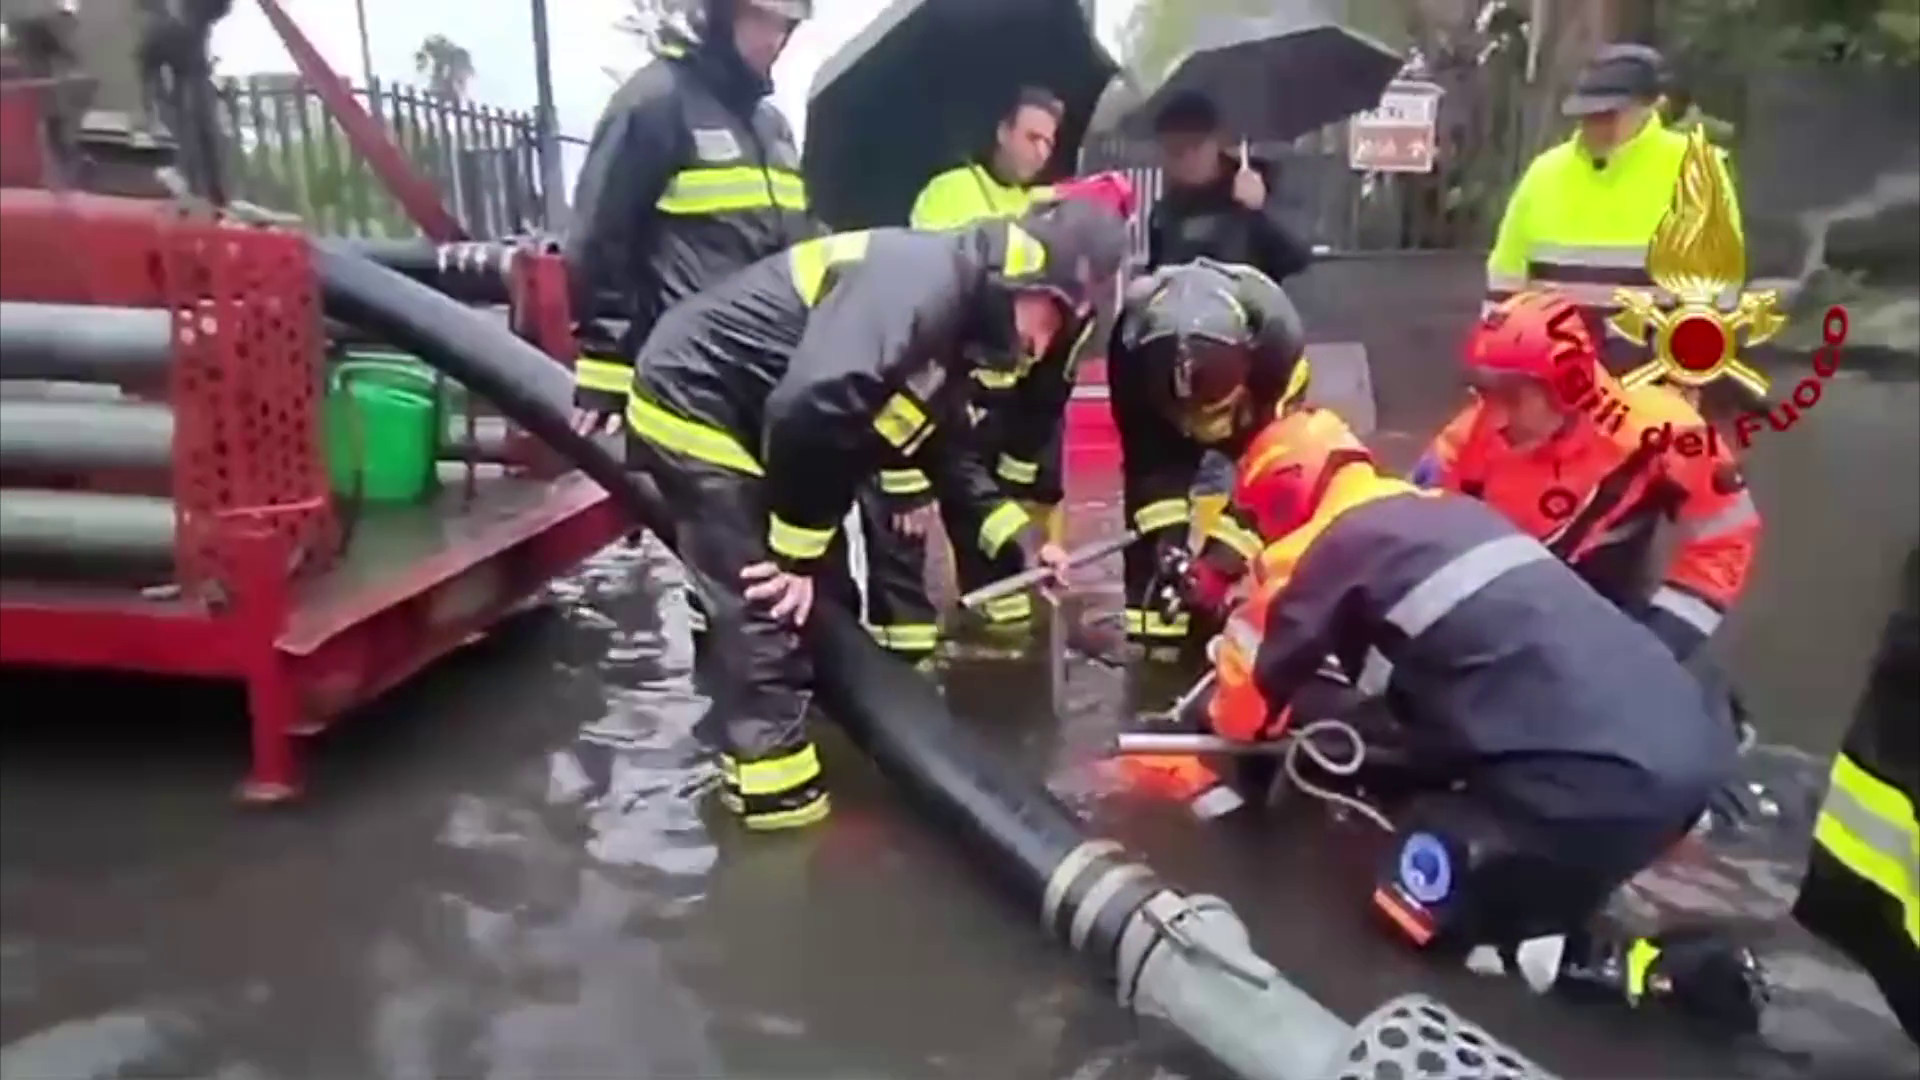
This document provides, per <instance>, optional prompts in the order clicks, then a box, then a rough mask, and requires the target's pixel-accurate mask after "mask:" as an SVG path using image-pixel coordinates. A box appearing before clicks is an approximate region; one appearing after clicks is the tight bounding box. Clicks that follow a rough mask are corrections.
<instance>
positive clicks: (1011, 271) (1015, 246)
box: [1001, 225, 1047, 278]
mask: <svg viewBox="0 0 1920 1080" xmlns="http://www.w3.org/2000/svg"><path fill="white" fill-rule="evenodd" d="M1046 268H1047V249H1046V247H1045V245H1043V244H1041V243H1040V241H1038V240H1035V239H1034V238H1033V234H1031V233H1029V232H1027V230H1025V229H1023V228H1021V227H1020V226H1018V225H1008V226H1007V257H1006V261H1005V262H1004V263H1003V264H1002V265H1001V269H1002V270H1004V271H1006V274H1007V276H1008V277H1010V278H1020V277H1027V276H1029V275H1032V274H1037V273H1039V272H1040V271H1042V270H1045V269H1046Z"/></svg>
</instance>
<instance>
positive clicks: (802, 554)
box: [767, 514, 834, 559]
mask: <svg viewBox="0 0 1920 1080" xmlns="http://www.w3.org/2000/svg"><path fill="white" fill-rule="evenodd" d="M833 533H834V529H833V528H825V529H809V528H807V527H806V526H804V525H795V524H794V523H792V522H790V521H787V520H785V519H783V518H782V517H781V516H780V515H778V514H769V515H768V516H767V546H768V547H770V548H772V549H773V553H774V554H775V555H779V556H782V557H784V558H788V559H817V558H819V557H820V556H822V555H825V554H826V553H827V545H828V544H831V543H833Z"/></svg>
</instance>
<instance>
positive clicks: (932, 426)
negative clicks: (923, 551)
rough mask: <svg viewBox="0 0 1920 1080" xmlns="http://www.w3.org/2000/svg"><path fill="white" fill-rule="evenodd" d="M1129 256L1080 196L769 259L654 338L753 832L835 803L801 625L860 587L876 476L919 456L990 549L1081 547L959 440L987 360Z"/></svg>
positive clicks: (661, 430)
mask: <svg viewBox="0 0 1920 1080" xmlns="http://www.w3.org/2000/svg"><path fill="white" fill-rule="evenodd" d="M1125 248H1126V233H1125V225H1124V223H1123V221H1122V219H1121V218H1120V216H1119V215H1118V214H1116V213H1114V212H1113V211H1112V210H1110V209H1108V208H1105V207H1101V206H1099V205H1097V204H1094V203H1089V202H1077V201H1076V202H1066V203H1059V204H1054V205H1051V206H1047V207H1044V208H1040V209H1036V210H1035V211H1032V212H1030V213H1029V214H1027V215H1025V216H1023V217H1022V218H1020V219H1018V220H1017V221H994V222H986V223H982V224H980V225H978V226H975V227H973V228H969V229H966V230H962V231H958V232H952V233H922V232H913V231H910V230H906V229H875V230H871V231H866V232H855V233H841V234H836V235H832V236H825V237H820V238H817V239H814V240H809V241H805V242H803V243H800V244H797V245H795V246H794V247H793V248H792V249H790V250H789V251H787V252H785V253H783V254H781V255H778V256H775V257H772V258H768V259H765V260H762V261H761V262H759V263H756V264H755V265H753V266H752V267H749V268H748V269H747V270H745V271H743V272H741V273H740V274H738V275H735V276H734V277H732V278H730V279H728V280H727V281H726V282H724V283H722V284H721V285H719V286H717V287H715V288H712V289H709V290H707V291H706V292H703V293H701V294H700V295H699V296H696V297H694V298H693V299H691V300H688V301H687V302H685V303H683V304H681V305H679V306H677V307H675V308H674V309H672V310H671V311H669V312H668V313H667V314H666V316H665V317H664V318H662V319H661V321H660V323H659V325H658V326H657V327H656V328H655V329H654V331H653V333H652V334H651V335H650V336H649V337H648V339H647V343H646V345H645V346H644V347H643V348H642V350H641V352H640V355H639V357H638V359H637V360H636V361H635V364H634V382H633V388H632V392H631V394H630V395H629V397H628V402H627V412H626V419H627V431H628V444H627V446H628V460H629V464H630V465H631V466H632V467H634V468H636V469H639V470H642V471H644V472H646V473H647V474H648V475H649V476H650V477H651V478H652V479H653V480H654V482H655V483H656V484H657V485H658V487H659V489H660V492H661V494H662V495H663V496H664V497H665V500H666V502H667V504H668V505H669V506H670V507H672V508H673V510H674V513H675V518H676V520H675V521H674V522H673V527H674V531H675V533H676V534H677V536H678V538H679V541H680V555H681V558H682V560H683V561H684V562H685V563H686V564H687V567H688V570H689V572H690V574H691V575H692V576H693V578H694V579H695V581H696V583H697V584H698V588H699V591H700V593H701V594H702V598H703V600H704V601H705V602H706V603H707V605H708V612H707V617H708V627H709V629H708V643H709V650H708V651H709V653H710V654H711V655H712V656H713V657H715V658H716V659H715V662H716V663H717V664H718V665H719V666H720V667H721V669H722V670H720V671H717V672H716V673H715V675H716V678H715V679H714V680H713V686H714V687H715V700H714V703H713V708H714V709H715V712H716V717H717V719H719V721H720V722H721V726H722V728H723V730H724V733H725V734H724V738H725V742H726V747H725V749H724V753H723V756H722V759H721V760H722V773H723V786H722V799H723V801H724V802H725V803H726V804H727V805H728V806H729V808H730V809H732V810H733V811H734V812H735V813H737V814H739V815H740V816H741V817H742V818H743V820H744V821H745V823H746V825H747V826H748V827H749V828H754V829H782V828H794V827H800V826H805V825H808V824H811V823H813V822H816V821H819V820H821V819H822V818H824V817H825V816H826V815H827V812H828V800H827V794H826V790H825V787H824V786H823V784H822V780H821V771H820V763H819V759H818V757H817V755H816V754H815V751H814V748H813V744H812V742H811V741H810V740H809V739H808V737H807V731H806V722H805V718H806V710H807V705H808V701H809V698H810V693H811V691H810V687H811V683H812V669H811V665H810V662H809V660H808V657H807V655H806V652H805V651H804V649H803V647H802V644H801V636H800V630H801V627H802V626H804V624H805V622H806V619H807V616H808V614H809V612H810V611H811V608H812V605H813V602H814V594H815V578H816V577H818V576H819V575H821V574H822V573H829V574H831V581H830V583H829V584H830V587H831V588H832V589H833V591H835V592H836V593H838V594H840V595H841V596H842V597H845V596H846V595H847V594H848V593H849V592H850V591H851V586H850V583H849V582H847V581H846V580H845V578H846V575H845V573H844V570H843V568H842V567H839V566H835V565H834V558H833V557H834V555H835V554H836V551H835V549H836V543H835V541H836V539H837V536H836V534H837V533H838V530H839V527H840V523H841V521H842V519H843V518H844V517H845V516H846V514H847V511H848V509H849V507H850V506H851V505H852V503H853V500H854V497H855V493H856V491H857V490H858V489H859V488H860V487H861V486H862V485H863V484H865V483H866V482H867V481H868V480H869V479H870V478H871V477H873V476H874V475H875V474H876V473H877V472H879V471H880V470H881V469H882V468H884V467H890V466H891V467H898V466H900V465H901V464H903V463H904V462H907V461H912V460H916V459H917V460H919V461H920V462H921V463H922V464H923V466H924V467H926V468H928V469H930V470H931V480H932V482H933V484H934V486H935V490H936V492H937V493H938V494H939V495H940V496H941V498H942V500H943V501H945V502H950V503H953V504H955V505H965V506H970V507H972V508H973V513H972V515H971V516H972V518H973V520H974V523H975V524H974V527H973V529H972V530H971V532H972V535H973V536H974V537H975V538H976V539H977V541H978V542H979V544H980V545H981V547H982V548H984V549H987V550H988V551H989V552H990V553H998V552H999V551H1000V550H1001V549H1003V548H1005V547H1006V546H1007V545H1009V544H1014V543H1020V542H1022V541H1023V540H1024V541H1025V543H1026V544H1028V545H1031V546H1032V547H1034V548H1037V549H1040V550H1039V551H1038V555H1039V557H1040V558H1041V559H1042V560H1043V561H1046V562H1049V563H1054V564H1059V563H1060V562H1061V561H1062V560H1063V558H1064V556H1063V555H1062V553H1061V552H1060V551H1059V549H1058V548H1057V547H1054V546H1051V545H1043V544H1042V543H1041V542H1040V541H1041V538H1040V537H1038V536H1037V535H1035V534H1036V533H1037V529H1035V528H1034V527H1033V525H1032V524H1031V523H1030V522H1029V521H1028V519H1027V516H1026V514H1025V513H1024V512H1023V511H1022V510H1021V509H1020V508H1019V506H1018V505H1017V504H1016V503H1014V502H1013V501H1011V500H1009V499H1006V498H1005V496H1004V495H1002V494H1001V492H1000V489H999V485H998V484H996V483H995V482H994V480H993V478H992V476H990V475H988V474H987V472H986V470H985V469H984V468H983V467H982V466H981V465H980V463H979V462H978V460H977V459H976V458H975V457H974V456H973V455H971V454H968V453H965V452H961V451H960V450H959V449H958V448H954V449H946V450H943V449H942V448H941V442H942V440H943V436H944V434H945V433H948V432H955V431H957V430H958V427H959V423H961V422H963V421H957V419H956V415H955V414H956V413H957V412H958V410H960V409H962V408H964V407H965V404H966V398H967V395H968V390H967V387H968V385H969V384H970V383H971V382H972V379H971V378H970V371H969V368H970V367H971V366H972V365H973V364H974V363H977V362H978V361H977V359H975V358H977V357H979V356H981V355H988V356H1001V355H1008V354H1009V353H1011V354H1013V355H1032V356H1044V355H1047V354H1048V353H1049V352H1050V351H1051V346H1052V344H1053V341H1054V339H1055V338H1056V337H1058V336H1059V335H1060V334H1061V333H1063V332H1065V331H1066V329H1067V328H1068V327H1072V326H1075V325H1078V322H1079V320H1081V319H1084V318H1086V317H1087V316H1088V315H1089V314H1090V312H1091V311H1092V308H1093V301H1094V298H1095V297H1096V296H1098V295H1100V293H1101V291H1102V290H1103V289H1111V288H1112V287H1113V281H1114V279H1115V278H1116V276H1117V274H1118V273H1119V268H1120V262H1121V259H1122V257H1123V256H1124V253H1125ZM1009 339H1017V341H1018V348H1017V350H1008V349H1006V348H1005V343H1006V342H1008V340H1009ZM983 344H984V345H985V351H984V353H983V351H982V349H981V346H982V345H983ZM883 527H884V526H883Z"/></svg>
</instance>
